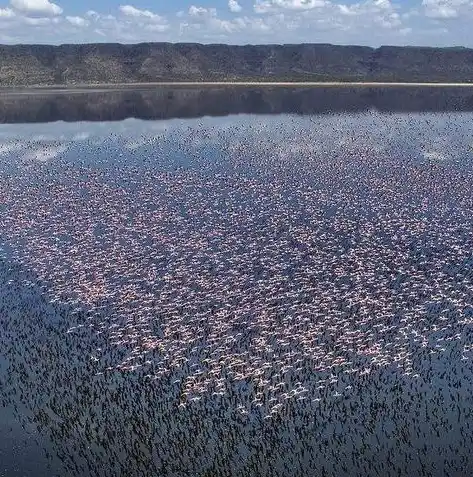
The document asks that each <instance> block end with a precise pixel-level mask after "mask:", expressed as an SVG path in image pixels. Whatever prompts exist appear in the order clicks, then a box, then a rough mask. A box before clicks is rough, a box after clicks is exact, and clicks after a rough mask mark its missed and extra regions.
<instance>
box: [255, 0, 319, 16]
mask: <svg viewBox="0 0 473 477" xmlns="http://www.w3.org/2000/svg"><path fill="white" fill-rule="evenodd" d="M326 4H327V2H326V1H325V0H256V3H255V5H254V9H255V12H256V13H269V12H273V11H276V10H280V9H286V10H311V9H313V8H318V7H323V6H324V5H326Z"/></svg>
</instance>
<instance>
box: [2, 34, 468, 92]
mask: <svg viewBox="0 0 473 477" xmlns="http://www.w3.org/2000/svg"><path fill="white" fill-rule="evenodd" d="M0 59H1V60H0V86H33V85H52V84H65V85H74V84H94V83H134V82H138V83H141V82H143V83H145V82H152V81H273V80H274V81H399V82H405V81H407V82H422V81H428V82H473V49H467V48H460V47H459V48H427V47H393V46H382V47H380V48H370V47H363V46H336V45H329V44H299V45H244V46H235V45H202V44H196V43H177V44H171V43H141V44H135V45H122V44H107V43H98V44H81V45H59V46H51V45H0Z"/></svg>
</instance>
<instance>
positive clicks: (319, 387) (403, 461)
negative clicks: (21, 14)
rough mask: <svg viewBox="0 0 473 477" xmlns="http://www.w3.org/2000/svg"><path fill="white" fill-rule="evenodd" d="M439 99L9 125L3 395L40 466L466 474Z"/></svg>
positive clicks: (465, 281)
mask: <svg viewBox="0 0 473 477" xmlns="http://www.w3.org/2000/svg"><path fill="white" fill-rule="evenodd" d="M440 116H441V117H440V118H439V116H436V115H435V114H419V115H404V116H402V115H380V114H376V113H373V112H369V113H363V114H357V115H353V116H350V115H340V116H337V115H334V116H319V117H298V116H281V117H278V118H276V119H274V118H271V119H267V120H265V119H264V118H263V119H262V118H254V117H251V118H248V117H243V118H241V117H240V118H230V119H228V118H227V119H226V120H225V121H222V122H221V123H219V122H215V121H212V122H210V123H209V124H210V125H209V124H208V123H205V122H203V121H202V120H191V121H185V122H182V123H180V122H175V121H174V122H173V121H169V122H168V124H170V125H171V126H172V127H170V129H169V130H167V129H166V128H162V127H161V128H159V129H157V130H152V131H151V130H150V131H145V132H143V130H140V132H139V135H138V136H137V137H135V138H134V139H133V140H130V138H129V137H128V135H127V133H122V134H120V133H116V132H111V133H110V132H107V131H105V132H104V133H103V136H102V137H101V138H94V137H93V136H92V137H91V136H89V135H87V134H86V135H83V136H81V140H80V141H72V140H69V139H67V140H65V139H57V140H49V139H44V138H43V139H41V138H39V139H34V140H33V139H32V140H25V141H23V142H21V141H20V142H18V140H15V141H16V142H14V143H12V142H11V141H10V143H5V144H6V145H5V146H4V148H3V150H4V151H5V152H4V153H3V154H0V212H1V214H2V220H1V221H0V239H1V242H2V243H1V244H0V251H1V252H2V256H1V262H0V284H1V285H0V290H1V295H0V333H1V335H2V341H1V343H0V356H4V357H5V360H4V361H0V379H1V381H0V399H1V401H2V405H3V408H4V410H5V412H11V413H13V415H14V416H15V418H16V419H17V420H18V421H19V422H21V425H22V426H23V429H24V431H25V432H26V433H27V434H28V435H29V436H33V438H34V439H35V440H36V443H37V445H38V446H40V447H41V448H43V449H44V456H45V459H46V460H47V462H48V468H47V470H45V474H44V475H52V474H51V472H52V470H51V469H56V470H55V471H57V472H58V474H57V475H63V474H60V473H61V472H66V473H67V475H75V476H81V477H82V476H89V475H90V476H108V475H127V476H128V475H129V476H134V475H140V476H141V475H144V476H147V475H150V476H151V475H154V476H156V475H159V476H167V475H170V476H260V475H261V476H294V475H297V476H299V475H300V476H307V475H314V476H315V475H320V476H332V475H333V476H357V475H360V476H367V475H380V476H391V475H393V476H404V475H405V476H407V475H423V476H427V475H438V476H441V475H455V476H457V475H458V476H463V475H465V476H468V475H472V473H473V460H472V458H471V456H470V451H471V449H472V446H473V415H472V396H471V386H472V383H473V382H472V377H473V376H472V366H471V363H472V359H473V341H472V325H473V252H472V250H473V194H472V193H471V191H472V190H473V168H472V164H473V161H472V159H473V154H472V151H471V148H469V147H468V145H467V144H464V143H462V142H461V141H463V140H464V138H465V134H466V132H471V130H472V129H473V127H472V125H473V122H472V120H473V117H471V115H461V118H460V119H459V117H458V116H455V114H449V115H440ZM136 123H138V122H136ZM132 125H133V123H132ZM140 125H141V123H140V124H137V125H136V127H137V129H138V127H139V126H140ZM400 125H402V127H401V126H400ZM52 127H57V126H51V128H52ZM51 133H52V134H53V133H54V131H53V130H51ZM5 141H6V139H5ZM8 144H10V145H11V144H14V146H13V147H11V146H8ZM0 153H1V149H0ZM57 469H59V470H57ZM60 469H62V470H60ZM0 475H2V474H0ZM36 475H39V474H36Z"/></svg>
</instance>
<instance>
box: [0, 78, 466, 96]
mask: <svg viewBox="0 0 473 477" xmlns="http://www.w3.org/2000/svg"><path fill="white" fill-rule="evenodd" d="M169 87H172V88H182V87H184V88H208V87H218V88H223V87H256V88H267V87H275V88H281V87H282V88H288V87H289V88H290V87H292V88H325V87H330V88H353V87H354V88H395V87H401V88H404V87H417V88H473V82H472V83H429V82H375V81H366V82H364V81H353V82H346V81H175V82H173V81H162V82H149V83H97V84H73V85H60V84H57V85H35V86H3V87H2V86H0V95H21V94H32V93H82V92H84V93H85V92H107V91H123V90H127V89H130V90H139V89H146V90H148V89H154V88H156V89H158V88H169Z"/></svg>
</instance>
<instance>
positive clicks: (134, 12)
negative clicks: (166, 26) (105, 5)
mask: <svg viewBox="0 0 473 477" xmlns="http://www.w3.org/2000/svg"><path fill="white" fill-rule="evenodd" d="M119 9H120V11H121V12H122V13H123V14H124V15H126V16H129V17H135V18H151V19H160V18H161V17H160V16H159V15H157V14H156V13H153V12H150V11H149V10H140V9H138V8H135V7H134V6H132V5H121V6H120V8H119Z"/></svg>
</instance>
